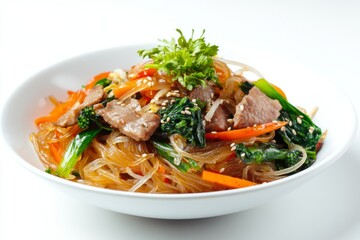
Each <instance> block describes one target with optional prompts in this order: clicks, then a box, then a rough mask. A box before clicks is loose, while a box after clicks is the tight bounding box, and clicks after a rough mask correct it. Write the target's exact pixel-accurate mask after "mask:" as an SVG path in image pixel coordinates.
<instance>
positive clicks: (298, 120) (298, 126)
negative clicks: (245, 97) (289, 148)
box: [253, 79, 322, 156]
mask: <svg viewBox="0 0 360 240" xmlns="http://www.w3.org/2000/svg"><path fill="white" fill-rule="evenodd" d="M253 84H254V85H255V86H256V87H258V88H259V89H260V90H261V91H262V92H263V93H265V94H266V95H267V96H268V97H270V98H272V99H277V100H278V101H279V102H280V104H281V106H282V110H281V111H280V117H279V118H278V120H279V121H288V122H289V124H287V125H286V126H285V129H284V131H278V133H279V134H280V135H281V136H282V138H283V140H284V142H285V143H287V144H288V145H291V144H292V143H295V144H297V145H300V146H302V147H304V148H305V150H306V151H307V152H308V151H316V145H317V143H318V142H319V139H320V138H321V135H322V132H321V129H320V128H319V127H318V126H316V125H315V124H314V123H313V122H312V120H311V118H310V117H309V116H308V115H306V114H304V113H303V112H301V111H300V110H299V109H297V108H296V107H294V106H293V105H292V104H290V103H289V102H288V101H287V100H286V99H285V98H284V97H283V96H281V95H280V94H279V93H278V92H277V91H276V90H275V89H274V88H273V87H272V86H271V84H270V83H269V82H268V81H266V80H265V79H259V80H257V81H255V82H253ZM290 122H291V123H290ZM310 156H314V154H312V155H311V154H310Z"/></svg>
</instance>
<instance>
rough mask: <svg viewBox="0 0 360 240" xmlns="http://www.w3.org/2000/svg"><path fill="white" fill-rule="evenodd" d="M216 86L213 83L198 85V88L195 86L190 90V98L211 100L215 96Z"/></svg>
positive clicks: (203, 100) (204, 100)
mask: <svg viewBox="0 0 360 240" xmlns="http://www.w3.org/2000/svg"><path fill="white" fill-rule="evenodd" d="M214 93H215V90H214V87H213V86H211V85H206V86H205V87H203V86H197V87H196V88H194V90H192V91H191V92H190V95H189V97H190V99H198V100H200V101H202V102H205V103H207V102H209V101H210V100H211V99H213V98H214Z"/></svg>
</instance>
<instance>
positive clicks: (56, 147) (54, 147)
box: [49, 142, 63, 163]
mask: <svg viewBox="0 0 360 240" xmlns="http://www.w3.org/2000/svg"><path fill="white" fill-rule="evenodd" d="M60 148H61V147H60V143H58V142H51V143H49V149H50V151H51V155H52V156H53V158H54V159H55V161H56V162H57V163H60V162H61V158H62V155H63V151H62V149H60Z"/></svg>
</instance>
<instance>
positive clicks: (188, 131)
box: [158, 97, 205, 147]
mask: <svg viewBox="0 0 360 240" xmlns="http://www.w3.org/2000/svg"><path fill="white" fill-rule="evenodd" d="M158 114H159V115H160V119H161V124H160V127H159V128H158V131H159V133H160V134H164V133H165V134H167V135H172V134H179V135H181V136H183V137H184V138H186V139H187V141H188V142H189V143H190V144H191V145H193V146H198V147H204V146H205V127H204V125H203V121H202V115H201V108H200V107H199V105H198V104H196V103H194V102H192V101H190V99H189V98H188V97H183V98H176V99H175V102H174V103H173V104H170V105H169V106H168V107H167V108H165V109H161V110H159V112H158Z"/></svg>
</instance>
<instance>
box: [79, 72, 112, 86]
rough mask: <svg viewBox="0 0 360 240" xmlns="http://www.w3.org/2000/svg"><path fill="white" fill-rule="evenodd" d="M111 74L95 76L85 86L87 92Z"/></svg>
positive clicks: (104, 73) (103, 73)
mask: <svg viewBox="0 0 360 240" xmlns="http://www.w3.org/2000/svg"><path fill="white" fill-rule="evenodd" d="M109 74H110V72H102V73H100V74H98V75H96V76H94V77H93V78H92V79H91V80H90V81H89V82H88V83H87V84H86V86H85V90H86V91H88V90H90V89H91V88H93V87H94V86H95V84H96V83H97V82H98V81H100V80H101V79H104V78H107V77H109Z"/></svg>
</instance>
